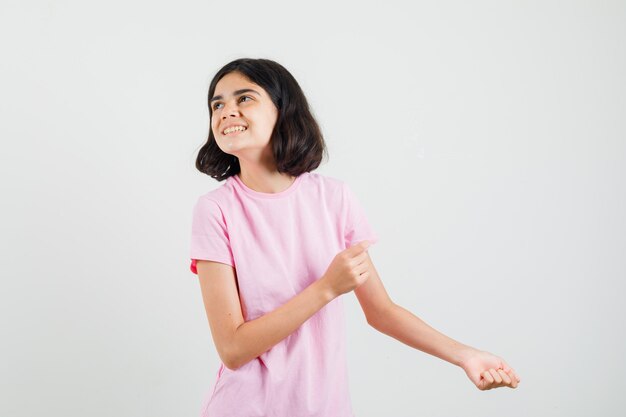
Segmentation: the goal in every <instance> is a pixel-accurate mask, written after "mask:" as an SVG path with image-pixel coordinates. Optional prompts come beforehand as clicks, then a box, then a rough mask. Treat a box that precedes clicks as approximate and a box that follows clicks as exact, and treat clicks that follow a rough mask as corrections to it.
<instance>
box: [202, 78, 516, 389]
mask: <svg viewBox="0 0 626 417" xmlns="http://www.w3.org/2000/svg"><path fill="white" fill-rule="evenodd" d="M246 88H249V89H252V90H255V91H256V93H254V92H245V93H241V94H237V95H234V92H235V91H236V90H240V89H246ZM216 96H222V98H220V99H218V100H215V101H212V102H211V103H210V104H211V107H212V111H213V115H212V117H211V129H212V131H213V135H214V137H215V140H216V142H217V145H218V146H219V148H220V149H221V150H222V151H224V152H225V153H228V154H230V155H233V156H236V157H237V158H238V160H239V164H240V166H241V173H240V174H239V178H240V179H241V180H242V182H243V183H244V184H245V185H246V186H248V187H249V188H251V189H253V190H255V191H259V192H264V193H277V192H281V191H283V190H285V189H287V188H289V186H291V184H292V183H293V181H294V180H295V177H293V176H291V175H289V174H284V173H279V172H278V171H277V169H276V162H275V160H274V158H273V155H272V151H271V148H270V137H271V134H272V130H273V128H274V125H275V124H276V120H277V119H278V109H277V108H276V106H275V105H274V103H273V102H272V100H271V98H270V97H269V95H268V94H267V92H266V91H265V90H264V89H263V88H261V87H260V86H259V85H257V84H255V83H253V82H251V81H250V80H249V79H247V78H246V77H245V76H243V75H242V74H240V73H238V72H231V73H229V74H227V75H225V76H224V77H223V78H222V79H221V80H220V81H219V82H218V83H217V85H216V88H215V92H214V96H213V97H216ZM230 124H238V125H244V126H247V130H246V131H244V132H240V133H238V134H237V135H234V136H230V135H224V134H223V133H222V132H223V130H224V128H225V127H226V126H227V125H230ZM368 262H370V263H371V258H369V255H368ZM371 270H372V271H373V274H372V276H371V277H370V278H369V279H368V280H367V281H366V282H365V283H364V284H363V285H361V287H359V288H357V289H356V290H355V293H356V295H357V297H358V298H359V301H360V302H361V305H362V306H376V307H368V308H367V309H366V310H368V311H365V310H364V312H365V314H366V316H369V317H372V316H376V315H379V316H381V317H383V318H381V319H380V320H376V323H377V326H376V327H377V330H379V331H381V332H383V333H385V334H389V335H392V336H393V337H395V338H396V339H398V340H400V341H402V342H403V343H405V344H407V345H409V346H412V347H414V348H416V349H419V350H422V351H425V352H428V353H430V354H433V355H435V356H438V357H440V358H442V359H444V360H447V361H449V362H451V363H454V364H456V365H458V366H460V367H461V368H462V369H463V370H464V371H465V373H466V375H467V376H468V378H469V379H470V380H471V381H472V383H474V385H475V386H476V387H477V388H478V389H480V390H483V391H484V390H490V389H493V388H499V387H510V388H516V387H517V385H518V383H519V382H520V381H521V379H520V377H519V376H518V375H517V373H516V372H515V370H513V369H512V368H511V367H510V366H509V365H508V364H507V363H506V362H505V361H504V360H503V359H502V358H500V357H498V356H496V355H493V354H491V353H489V352H485V351H481V350H478V349H475V348H473V347H470V346H467V345H463V344H460V343H458V342H456V341H455V340H453V339H450V338H448V337H447V336H445V335H443V334H441V333H439V332H437V331H436V330H435V329H433V328H432V327H430V326H428V325H427V324H426V323H424V322H423V321H422V320H420V319H419V318H417V317H416V316H414V315H413V314H411V313H409V312H408V311H407V310H405V309H403V308H401V307H399V306H397V305H396V304H394V303H392V302H391V300H390V299H389V298H388V296H387V294H386V292H385V289H384V287H383V285H382V282H381V280H380V277H379V276H378V274H377V273H376V270H375V268H374V267H373V264H372V269H371ZM375 300H379V301H375ZM380 300H383V301H380ZM370 310H371V311H370ZM379 312H386V313H385V314H380V313H379Z"/></svg>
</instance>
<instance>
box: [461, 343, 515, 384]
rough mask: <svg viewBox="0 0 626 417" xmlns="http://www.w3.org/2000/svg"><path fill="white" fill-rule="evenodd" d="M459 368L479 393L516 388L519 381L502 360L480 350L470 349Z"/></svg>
mask: <svg viewBox="0 0 626 417" xmlns="http://www.w3.org/2000/svg"><path fill="white" fill-rule="evenodd" d="M461 368H463V370H464V371H465V373H466V374H467V376H468V377H469V379H470V380H471V381H472V382H473V383H474V385H476V387H477V388H478V389H479V390H481V391H485V390H490V389H492V388H499V387H510V388H517V384H519V382H520V381H521V379H520V377H519V376H518V375H517V373H516V372H515V370H513V368H511V367H510V366H509V365H508V364H507V363H506V362H505V361H504V360H503V359H502V358H500V357H498V356H495V355H492V354H491V353H489V352H485V351H481V350H476V349H472V350H471V352H470V353H468V354H467V357H466V358H465V360H464V361H463V363H462V364H461Z"/></svg>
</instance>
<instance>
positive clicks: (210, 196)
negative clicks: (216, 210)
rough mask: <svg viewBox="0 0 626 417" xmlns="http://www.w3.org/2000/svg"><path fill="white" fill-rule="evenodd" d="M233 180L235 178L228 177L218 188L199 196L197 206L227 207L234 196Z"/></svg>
mask: <svg viewBox="0 0 626 417" xmlns="http://www.w3.org/2000/svg"><path fill="white" fill-rule="evenodd" d="M233 180H234V178H233V177H228V178H226V180H224V182H222V183H221V184H220V185H219V186H218V187H217V188H215V189H213V190H211V191H208V192H206V193H204V194H201V195H199V196H198V197H197V199H196V206H199V205H202V206H218V207H223V206H226V205H227V204H228V202H229V200H230V199H232V196H233V184H232V182H233Z"/></svg>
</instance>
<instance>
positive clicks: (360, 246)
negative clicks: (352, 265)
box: [352, 240, 370, 253]
mask: <svg viewBox="0 0 626 417" xmlns="http://www.w3.org/2000/svg"><path fill="white" fill-rule="evenodd" d="M369 246H370V241H369V240H362V241H360V242H359V243H357V244H356V245H354V246H352V247H353V248H355V252H356V253H361V252H363V251H364V250H366V249H367V248H368V247H369Z"/></svg>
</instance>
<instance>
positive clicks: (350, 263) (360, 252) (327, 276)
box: [321, 240, 370, 297]
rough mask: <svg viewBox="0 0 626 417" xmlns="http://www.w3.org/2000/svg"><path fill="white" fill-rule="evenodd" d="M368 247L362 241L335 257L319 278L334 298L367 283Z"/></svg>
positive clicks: (365, 242) (368, 272) (368, 273)
mask: <svg viewBox="0 0 626 417" xmlns="http://www.w3.org/2000/svg"><path fill="white" fill-rule="evenodd" d="M369 245H370V242H369V241H367V240H363V241H361V242H359V243H357V244H356V245H354V246H351V247H349V248H348V249H345V250H343V251H341V252H339V253H338V254H337V255H335V258H334V259H333V260H332V262H331V263H330V265H329V266H328V269H327V270H326V273H324V276H323V277H322V278H321V279H322V280H324V282H325V284H326V285H327V286H328V288H329V289H330V291H331V292H332V294H333V296H334V297H338V296H340V295H341V294H345V293H347V292H350V291H352V290H354V289H355V288H357V287H358V286H359V285H361V284H363V283H364V282H365V281H367V279H368V278H369V275H370V269H369V268H370V264H369V262H368V261H367V248H368V247H369Z"/></svg>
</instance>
